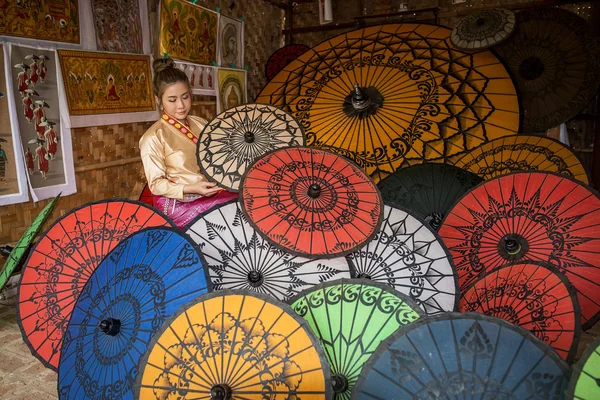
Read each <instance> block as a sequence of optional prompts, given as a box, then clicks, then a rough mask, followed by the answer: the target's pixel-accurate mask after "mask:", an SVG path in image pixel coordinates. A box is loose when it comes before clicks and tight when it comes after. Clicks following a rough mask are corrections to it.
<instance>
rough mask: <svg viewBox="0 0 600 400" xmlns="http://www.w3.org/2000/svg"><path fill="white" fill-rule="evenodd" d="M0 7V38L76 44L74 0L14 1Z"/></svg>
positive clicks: (76, 16) (77, 21) (77, 41)
mask: <svg viewBox="0 0 600 400" xmlns="http://www.w3.org/2000/svg"><path fill="white" fill-rule="evenodd" d="M0 4H2V13H0V35H8V36H20V37H26V38H33V39H37V40H51V41H53V42H68V43H79V10H78V7H77V0H36V1H30V0H17V1H3V2H1V3H0Z"/></svg>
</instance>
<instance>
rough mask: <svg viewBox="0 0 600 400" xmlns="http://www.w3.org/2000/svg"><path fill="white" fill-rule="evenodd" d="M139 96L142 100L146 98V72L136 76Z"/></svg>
mask: <svg viewBox="0 0 600 400" xmlns="http://www.w3.org/2000/svg"><path fill="white" fill-rule="evenodd" d="M137 83H138V90H139V96H140V98H141V99H142V100H146V99H147V98H148V91H147V90H146V74H145V73H143V72H142V74H141V75H140V76H139V77H138V78H137Z"/></svg>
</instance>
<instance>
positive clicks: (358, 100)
mask: <svg viewBox="0 0 600 400" xmlns="http://www.w3.org/2000/svg"><path fill="white" fill-rule="evenodd" d="M370 105H371V99H370V98H369V96H367V94H366V93H364V92H363V90H362V89H361V88H360V87H359V86H358V84H356V85H354V92H353V93H352V106H353V107H354V108H355V109H356V111H364V110H366V109H367V108H369V106H370Z"/></svg>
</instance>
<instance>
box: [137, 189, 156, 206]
mask: <svg viewBox="0 0 600 400" xmlns="http://www.w3.org/2000/svg"><path fill="white" fill-rule="evenodd" d="M139 200H140V201H141V202H142V203H144V204H147V205H149V206H150V207H153V206H154V201H153V200H152V192H151V191H150V188H149V187H148V185H146V186H144V189H142V193H141V194H140V198H139Z"/></svg>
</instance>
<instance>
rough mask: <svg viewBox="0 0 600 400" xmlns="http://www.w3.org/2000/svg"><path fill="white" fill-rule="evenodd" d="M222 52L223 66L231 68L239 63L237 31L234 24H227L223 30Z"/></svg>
mask: <svg viewBox="0 0 600 400" xmlns="http://www.w3.org/2000/svg"><path fill="white" fill-rule="evenodd" d="M222 39H223V43H222V44H221V51H222V54H223V64H224V65H227V66H231V65H233V64H235V63H236V61H237V47H238V45H237V30H236V27H235V26H234V25H233V24H227V25H226V26H225V28H224V29H223V35H222Z"/></svg>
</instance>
